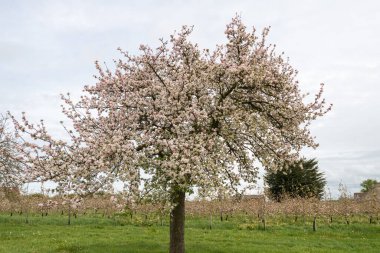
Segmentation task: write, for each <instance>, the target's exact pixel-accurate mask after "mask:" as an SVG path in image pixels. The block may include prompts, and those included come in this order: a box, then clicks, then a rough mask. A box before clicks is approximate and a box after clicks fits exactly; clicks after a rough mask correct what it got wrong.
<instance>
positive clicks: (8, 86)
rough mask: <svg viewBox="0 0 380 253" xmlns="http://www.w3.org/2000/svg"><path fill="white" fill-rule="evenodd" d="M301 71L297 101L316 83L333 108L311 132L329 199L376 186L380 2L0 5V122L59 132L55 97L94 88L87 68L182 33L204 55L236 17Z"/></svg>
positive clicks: (379, 173)
mask: <svg viewBox="0 0 380 253" xmlns="http://www.w3.org/2000/svg"><path fill="white" fill-rule="evenodd" d="M236 13H238V14H240V15H241V16H242V19H243V21H244V23H245V24H246V25H247V26H248V27H251V26H255V27H256V28H257V29H258V30H259V31H261V29H263V27H266V26H271V32H270V42H271V43H275V44H276V45H277V49H278V52H279V53H280V52H282V51H284V52H285V55H286V56H288V57H289V58H290V62H291V64H292V65H293V66H294V67H295V68H296V69H298V70H299V75H298V80H299V81H300V83H301V89H302V90H303V91H305V92H315V91H316V90H317V89H318V87H319V83H321V82H323V83H325V84H326V86H325V96H326V98H327V100H328V102H330V103H333V104H334V107H333V110H332V112H330V113H329V114H328V115H327V116H325V117H324V118H323V119H320V120H318V121H316V122H314V124H313V125H312V134H313V135H314V136H316V137H317V141H318V142H319V143H320V147H319V148H318V149H317V150H315V151H311V150H307V151H305V153H304V154H305V155H306V156H307V157H309V158H311V157H316V158H317V159H318V161H319V167H320V168H321V170H322V171H324V172H325V174H326V177H327V181H328V185H329V187H330V188H331V191H332V192H333V194H334V195H335V196H336V195H337V189H338V184H339V182H342V183H343V184H345V185H346V186H347V187H348V189H349V191H350V192H351V193H353V192H356V191H359V189H360V186H359V185H360V182H361V181H363V180H364V179H367V178H374V179H377V180H380V133H379V130H380V113H379V112H380V2H379V1H347V0H346V1H327V0H326V1H248V0H247V1H238V0H235V1H228V0H226V1H221V0H220V1H207V0H201V1H154V0H152V1H143V0H140V1H121V0H120V1H112V0H108V1H106V0H105V1H100V0H99V1H96V0H92V1H78V0H75V1H67V0H65V1H58V0H57V1H37V0H36V1H27V0H25V1H17V0H12V1H11V0H9V1H6V0H0V28H1V29H0V113H5V112H6V111H8V110H9V111H11V112H12V113H14V114H15V115H20V113H21V112H22V111H25V112H27V115H28V116H29V118H30V119H31V120H32V121H38V120H39V119H42V118H43V119H45V121H46V122H47V124H48V126H49V129H50V130H51V131H52V132H53V133H54V134H56V135H60V134H61V133H62V130H61V127H60V125H59V121H60V120H65V118H64V116H63V115H62V114H61V112H60V104H61V102H60V99H59V94H60V93H66V92H70V93H72V94H76V95H78V94H80V92H81V89H82V87H83V86H84V85H87V84H94V82H95V80H94V78H93V77H92V76H93V75H94V74H96V70H95V67H94V64H93V63H94V61H95V60H99V61H100V62H106V63H107V65H112V64H113V62H112V59H118V58H120V55H119V53H118V52H117V50H116V49H117V48H118V47H121V48H122V49H124V50H126V51H129V52H131V53H137V52H138V51H137V48H138V46H139V45H140V44H148V45H151V46H155V45H158V44H159V43H158V39H159V38H169V35H170V34H172V33H173V32H174V31H175V30H179V29H180V28H181V26H182V25H194V33H193V36H192V40H193V41H194V42H197V43H199V45H200V47H202V48H210V49H213V48H214V47H215V45H216V44H221V43H223V41H224V39H225V37H224V29H225V25H226V24H227V23H228V22H230V20H231V18H232V17H233V16H234V15H235V14H236Z"/></svg>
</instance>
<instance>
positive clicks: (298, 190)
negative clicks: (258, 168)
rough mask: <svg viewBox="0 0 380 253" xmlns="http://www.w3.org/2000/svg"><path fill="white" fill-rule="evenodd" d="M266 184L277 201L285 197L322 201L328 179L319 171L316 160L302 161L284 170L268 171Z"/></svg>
mask: <svg viewBox="0 0 380 253" xmlns="http://www.w3.org/2000/svg"><path fill="white" fill-rule="evenodd" d="M265 182H266V183H267V185H268V187H269V193H270V196H271V197H272V198H273V199H275V200H277V201H281V199H282V198H284V197H291V198H297V197H301V198H310V197H316V198H319V199H320V198H321V197H322V195H323V192H324V188H325V186H326V179H325V177H324V174H323V173H322V172H320V171H319V169H318V162H317V160H316V159H309V160H307V159H301V160H300V161H299V162H297V163H295V164H293V165H290V166H286V167H285V168H283V169H282V170H278V171H268V172H267V174H266V176H265Z"/></svg>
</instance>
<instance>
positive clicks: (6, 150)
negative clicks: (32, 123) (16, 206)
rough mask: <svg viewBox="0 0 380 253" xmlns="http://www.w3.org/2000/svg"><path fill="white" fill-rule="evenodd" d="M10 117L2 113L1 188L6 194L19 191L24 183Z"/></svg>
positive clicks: (0, 127) (0, 144)
mask: <svg viewBox="0 0 380 253" xmlns="http://www.w3.org/2000/svg"><path fill="white" fill-rule="evenodd" d="M8 123H9V118H8V117H6V116H2V115H1V114H0V190H2V191H4V192H5V193H6V196H8V195H9V196H11V195H12V196H13V195H14V194H17V193H19V186H20V185H21V184H22V174H21V163H20V162H19V161H18V159H17V158H18V151H17V145H18V144H17V142H16V139H15V137H14V133H12V132H11V131H10V129H9V126H8Z"/></svg>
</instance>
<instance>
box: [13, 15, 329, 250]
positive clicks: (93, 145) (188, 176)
mask: <svg viewBox="0 0 380 253" xmlns="http://www.w3.org/2000/svg"><path fill="white" fill-rule="evenodd" d="M268 31H269V30H268V29H264V31H263V33H262V35H261V36H257V35H256V33H255V31H253V32H249V31H247V29H246V27H245V26H244V25H243V23H242V21H241V19H240V17H235V18H234V19H233V20H232V22H231V23H230V24H228V25H227V28H226V31H225V34H226V37H227V42H226V43H225V44H224V45H220V46H218V47H217V48H216V50H214V51H209V50H201V49H200V48H199V47H198V45H197V44H194V43H192V42H191V41H190V40H189V36H190V35H191V32H192V29H191V28H189V27H183V28H182V30H181V31H180V32H178V33H176V34H175V35H172V36H171V37H170V40H168V41H164V40H161V44H160V46H159V47H157V48H155V49H153V48H150V47H149V46H144V45H143V46H141V47H140V50H141V54H139V55H137V56H135V55H130V54H129V53H127V52H124V51H122V50H120V52H121V53H122V54H123V56H124V58H123V59H122V60H118V61H115V63H116V67H115V70H110V69H108V68H103V67H101V66H100V65H99V64H98V63H96V67H97V69H98V71H99V74H98V76H96V78H97V82H96V84H95V85H92V86H85V87H84V94H83V95H82V96H81V97H80V100H79V101H78V102H74V101H73V99H71V97H70V95H66V96H62V98H63V100H64V104H65V105H64V106H63V112H64V113H65V114H66V116H67V117H68V118H69V119H70V120H71V121H72V125H73V129H70V130H69V129H67V132H68V134H69V136H70V141H67V142H65V141H62V140H57V139H54V138H53V137H52V136H51V135H49V133H48V132H47V130H46V128H45V125H44V124H43V122H41V123H40V124H37V125H35V124H32V123H30V122H29V121H28V120H27V119H26V118H25V116H24V117H23V120H21V121H17V120H14V122H15V125H16V127H17V129H18V131H19V132H20V134H22V132H24V133H27V134H29V136H30V137H31V138H33V139H35V140H36V141H25V143H24V148H23V150H22V152H23V154H24V162H25V163H27V164H28V165H29V167H30V168H33V170H32V171H33V173H32V175H31V177H33V178H35V179H39V180H54V181H56V182H58V183H59V186H58V187H61V188H67V189H68V190H69V191H74V190H75V191H77V192H79V193H83V192H87V191H96V190H98V189H103V188H105V187H111V186H112V183H113V182H115V181H116V180H118V181H120V182H123V183H124V185H125V187H126V189H128V190H127V192H128V193H129V194H130V195H134V196H139V195H141V194H143V193H144V194H149V193H153V194H156V195H157V196H159V197H160V198H163V199H166V200H167V201H169V202H170V203H171V204H172V209H171V224H170V252H184V217H185V216H184V214H185V211H184V210H185V209H184V205H185V194H186V193H189V192H191V191H192V190H193V189H194V188H197V189H200V190H202V189H210V188H211V189H215V190H217V189H219V188H221V189H226V188H230V189H235V190H236V189H237V187H238V186H239V185H240V184H241V183H242V182H246V183H247V184H252V183H254V182H255V180H256V178H257V171H258V168H257V166H255V164H258V163H259V164H261V165H262V166H264V167H265V168H270V169H275V168H280V167H281V166H283V164H284V163H292V161H295V160H296V159H297V158H298V156H299V155H298V154H299V151H300V149H301V148H302V147H304V146H308V147H316V146H317V144H316V143H315V142H314V139H313V137H312V136H311V135H310V133H309V130H308V126H309V125H310V123H311V121H312V120H314V119H316V118H317V117H319V116H322V115H323V114H324V113H326V112H327V111H328V110H329V109H330V106H329V105H326V104H325V101H324V99H323V98H322V86H321V89H320V91H319V93H317V94H316V96H315V99H314V100H313V101H312V102H310V103H305V102H304V101H303V100H304V98H305V96H306V95H304V94H302V93H301V92H300V90H299V87H298V83H297V81H296V79H295V78H296V74H297V72H296V70H294V69H293V68H292V67H291V66H290V65H289V63H288V62H287V61H286V60H285V59H284V58H283V56H282V55H277V54H276V53H275V51H274V47H273V46H270V45H269V46H268V45H267V44H266V38H267V35H268ZM157 193H160V194H157Z"/></svg>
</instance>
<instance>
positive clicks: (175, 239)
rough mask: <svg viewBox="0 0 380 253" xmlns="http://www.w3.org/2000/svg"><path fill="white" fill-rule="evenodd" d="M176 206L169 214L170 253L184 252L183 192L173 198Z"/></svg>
mask: <svg viewBox="0 0 380 253" xmlns="http://www.w3.org/2000/svg"><path fill="white" fill-rule="evenodd" d="M173 201H174V203H175V204H176V206H175V207H174V209H173V210H172V211H171V213H170V251H169V252H170V253H184V252H185V192H177V193H176V194H175V196H174V198H173Z"/></svg>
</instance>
